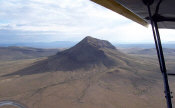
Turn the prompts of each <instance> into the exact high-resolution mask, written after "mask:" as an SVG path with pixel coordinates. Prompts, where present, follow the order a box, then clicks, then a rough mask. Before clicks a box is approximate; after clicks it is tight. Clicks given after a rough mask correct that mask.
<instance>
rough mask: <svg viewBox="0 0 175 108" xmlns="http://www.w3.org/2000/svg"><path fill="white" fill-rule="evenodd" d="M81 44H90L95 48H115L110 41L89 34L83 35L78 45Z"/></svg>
mask: <svg viewBox="0 0 175 108" xmlns="http://www.w3.org/2000/svg"><path fill="white" fill-rule="evenodd" d="M82 44H88V45H91V46H93V47H95V48H111V49H115V47H114V46H113V45H112V44H111V43H110V42H108V41H106V40H100V39H96V38H93V37H91V36H87V37H85V38H84V39H83V40H82V41H81V42H80V43H79V44H78V45H82Z"/></svg>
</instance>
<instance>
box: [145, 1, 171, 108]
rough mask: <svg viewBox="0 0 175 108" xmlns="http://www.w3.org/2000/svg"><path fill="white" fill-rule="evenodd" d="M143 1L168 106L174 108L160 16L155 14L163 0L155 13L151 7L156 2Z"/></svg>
mask: <svg viewBox="0 0 175 108" xmlns="http://www.w3.org/2000/svg"><path fill="white" fill-rule="evenodd" d="M143 2H144V4H145V5H146V6H147V8H148V13H149V20H150V22H151V26H152V31H153V36H154V41H155V46H156V50H157V56H158V60H159V65H160V70H161V72H162V75H163V80H164V89H165V98H166V102H167V107H168V108H172V101H171V98H172V96H171V93H172V92H170V87H169V83H168V74H167V70H166V64H165V59H164V54H163V49H162V44H161V39H160V34H159V29H158V25H157V22H158V21H159V20H158V18H156V17H154V16H155V15H158V9H159V5H160V3H161V2H162V0H160V1H159V3H158V5H157V8H156V12H155V14H154V15H152V14H151V9H150V5H151V4H152V3H153V2H154V0H143Z"/></svg>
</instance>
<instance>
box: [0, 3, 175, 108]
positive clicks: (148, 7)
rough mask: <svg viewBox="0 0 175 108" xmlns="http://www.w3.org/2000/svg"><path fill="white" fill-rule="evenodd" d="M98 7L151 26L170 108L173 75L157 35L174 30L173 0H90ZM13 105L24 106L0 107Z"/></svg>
mask: <svg viewBox="0 0 175 108" xmlns="http://www.w3.org/2000/svg"><path fill="white" fill-rule="evenodd" d="M91 1H93V2H95V3H97V4H99V5H102V6H104V7H106V8H108V9H110V10H112V11H114V12H116V13H119V14H121V15H123V16H125V17H127V18H129V19H131V20H133V21H135V22H137V23H139V24H141V25H143V26H145V27H147V26H148V25H149V24H151V26H152V32H153V36H154V41H155V46H156V50H157V56H158V60H159V65H160V70H161V72H162V75H163V81H164V88H165V98H166V101H167V108H172V101H171V98H172V95H171V94H172V92H171V91H170V87H169V83H168V75H175V74H173V73H167V70H166V64H165V60H164V54H163V49H162V44H161V39H160V34H159V28H165V29H175V7H174V6H175V0H91ZM4 104H8V105H15V106H18V107H19V108H24V106H22V105H20V104H18V103H16V102H13V101H5V102H1V103H0V105H4Z"/></svg>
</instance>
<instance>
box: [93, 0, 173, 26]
mask: <svg viewBox="0 0 175 108" xmlns="http://www.w3.org/2000/svg"><path fill="white" fill-rule="evenodd" d="M91 1H93V2H95V3H97V4H99V5H102V6H104V7H106V8H108V9H110V10H112V11H114V12H117V13H119V14H121V15H123V16H125V17H127V18H129V19H131V20H133V21H135V22H137V23H139V24H141V25H143V26H147V25H148V24H149V23H150V22H149V20H148V19H147V18H148V16H149V15H148V9H147V6H146V5H145V4H144V3H143V0H91ZM159 1H160V0H154V3H153V4H152V5H151V12H152V14H154V13H155V12H156V7H157V5H158V3H159ZM161 1H162V2H161V3H160V7H159V11H158V14H159V15H160V16H161V17H160V20H162V19H161V18H164V17H166V18H167V19H168V20H174V19H175V0H161ZM158 26H159V28H168V29H175V21H166V20H165V21H164V20H163V21H159V22H158Z"/></svg>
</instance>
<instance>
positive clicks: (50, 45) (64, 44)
mask: <svg viewBox="0 0 175 108" xmlns="http://www.w3.org/2000/svg"><path fill="white" fill-rule="evenodd" d="M77 43H78V42H72V41H55V42H33V43H32V42H31V43H9V44H8V43H7V44H6V43H3V44H2V43H0V46H1V47H8V46H19V47H21V46H22V47H33V48H70V47H72V46H74V45H75V44H77ZM112 44H113V45H114V46H115V47H120V48H155V45H154V44H151V43H138V44H137V43H135V44H134V43H132V44H130V43H123V44H122V43H112ZM163 47H164V48H175V42H167V43H163Z"/></svg>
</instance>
